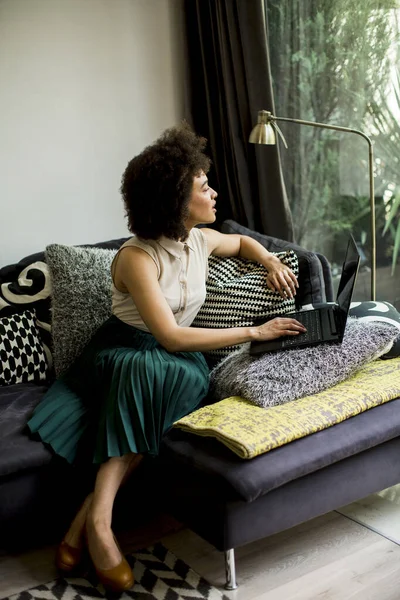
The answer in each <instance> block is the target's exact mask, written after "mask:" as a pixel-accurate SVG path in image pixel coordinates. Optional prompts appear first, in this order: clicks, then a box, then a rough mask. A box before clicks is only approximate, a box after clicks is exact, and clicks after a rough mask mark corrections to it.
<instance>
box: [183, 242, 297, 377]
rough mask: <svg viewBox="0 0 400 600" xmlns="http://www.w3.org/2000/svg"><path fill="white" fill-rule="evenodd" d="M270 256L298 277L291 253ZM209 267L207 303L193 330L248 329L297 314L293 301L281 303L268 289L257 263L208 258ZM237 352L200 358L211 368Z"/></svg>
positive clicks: (227, 349)
mask: <svg viewBox="0 0 400 600" xmlns="http://www.w3.org/2000/svg"><path fill="white" fill-rule="evenodd" d="M272 254H274V255H275V256H277V257H278V258H279V259H280V260H281V261H282V262H283V263H284V264H285V265H287V266H288V267H290V269H291V270H292V271H293V273H294V274H295V275H296V277H297V276H298V274H299V264H298V259H297V255H296V253H295V252H294V251H293V250H287V251H285V252H273V253H272ZM208 266H209V272H208V278H207V282H206V289H207V294H206V299H205V302H204V304H203V306H202V307H201V308H200V310H199V312H198V313H197V315H196V318H195V320H194V321H193V323H192V326H193V327H210V328H217V329H222V328H224V327H226V328H228V327H229V328H230V327H249V326H252V325H254V324H255V323H257V322H260V320H262V319H264V318H265V319H267V318H269V317H271V316H274V315H278V314H279V315H281V314H284V313H288V312H293V311H295V310H296V306H295V302H294V300H293V299H291V298H287V299H284V298H282V296H281V295H280V294H279V293H278V292H275V291H272V290H270V289H269V288H268V286H267V281H266V275H267V270H266V269H265V267H263V266H262V265H260V264H259V263H255V262H253V261H250V260H247V259H244V258H237V257H234V258H227V257H221V256H212V255H211V256H210V257H209V259H208ZM239 348H240V346H226V347H225V348H220V349H218V350H209V351H207V352H203V354H204V355H205V357H206V359H207V362H208V363H209V365H210V366H211V367H212V366H214V365H215V364H216V363H217V362H218V361H219V360H221V359H222V358H224V357H225V356H228V355H229V354H231V353H232V352H235V351H236V350H238V349H239Z"/></svg>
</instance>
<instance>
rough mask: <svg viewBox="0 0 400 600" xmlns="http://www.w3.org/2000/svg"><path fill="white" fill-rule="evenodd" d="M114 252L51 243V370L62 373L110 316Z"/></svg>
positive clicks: (49, 255)
mask: <svg viewBox="0 0 400 600" xmlns="http://www.w3.org/2000/svg"><path fill="white" fill-rule="evenodd" d="M115 254H116V250H105V249H103V248H78V247H74V246H64V245H61V244H51V245H50V246H47V248H46V262H47V264H48V265H49V269H50V275H51V278H52V286H53V291H52V333H53V345H54V354H53V356H54V368H55V372H56V375H57V376H59V375H60V374H61V373H63V372H64V371H65V370H66V369H67V368H68V367H69V366H70V365H71V363H72V362H73V360H74V359H75V358H76V357H77V356H78V354H79V353H80V352H81V351H82V349H83V347H84V346H85V345H86V343H87V342H88V341H89V339H90V338H91V337H92V335H93V334H94V332H95V331H96V330H97V329H98V328H99V327H100V325H101V324H102V323H103V322H104V321H105V320H106V319H107V318H108V317H109V316H110V315H111V262H112V260H113V258H114V256H115Z"/></svg>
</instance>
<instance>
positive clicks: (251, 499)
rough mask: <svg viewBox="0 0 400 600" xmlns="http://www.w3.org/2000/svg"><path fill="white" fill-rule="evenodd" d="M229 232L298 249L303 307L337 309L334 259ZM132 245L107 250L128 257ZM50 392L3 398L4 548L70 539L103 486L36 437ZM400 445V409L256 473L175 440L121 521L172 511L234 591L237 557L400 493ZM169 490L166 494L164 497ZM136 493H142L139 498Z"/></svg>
mask: <svg viewBox="0 0 400 600" xmlns="http://www.w3.org/2000/svg"><path fill="white" fill-rule="evenodd" d="M223 231H226V232H239V233H246V234H249V235H253V236H254V237H256V239H258V240H259V241H260V242H261V243H263V244H264V245H265V246H266V247H267V248H268V249H270V250H276V251H278V250H281V249H283V248H288V247H291V248H294V249H295V251H296V252H297V254H298V256H299V267H300V275H299V281H300V291H299V294H298V296H297V302H298V304H300V305H304V304H309V303H318V302H321V301H325V300H332V296H333V292H332V279H331V275H330V270H329V264H328V262H327V260H326V258H325V257H323V256H321V255H316V254H314V253H311V252H308V251H306V250H304V249H302V248H300V247H298V246H295V245H293V244H289V243H287V242H284V241H282V240H277V239H275V238H270V237H267V236H261V235H260V234H255V233H254V232H251V231H250V230H248V229H246V228H243V227H242V226H240V225H237V224H236V223H235V222H233V221H226V222H225V223H224V224H223ZM122 241H123V240H112V241H111V242H107V243H104V244H98V246H101V247H108V248H110V247H111V248H113V247H119V245H120V244H121V243H122ZM38 257H40V260H43V258H44V256H43V253H40V254H38V255H34V258H35V259H36V260H39V258H38ZM28 259H29V260H31V259H32V257H28ZM28 263H29V261H28V262H27V259H24V260H23V261H21V263H20V265H11V266H8V267H4V268H3V269H1V270H0V284H1V283H3V282H4V281H10V277H15V273H16V272H18V269H19V270H21V265H23V266H26V264H28ZM45 389H46V386H43V385H35V384H18V385H14V386H9V387H4V388H0V532H1V536H2V539H1V541H2V542H4V543H3V545H6V544H9V543H10V542H13V543H14V545H18V544H20V543H21V542H22V541H26V540H27V537H29V536H28V532H29V535H30V536H33V539H34V540H35V543H36V544H38V543H41V542H42V541H43V540H44V539H45V536H44V532H45V531H46V530H48V531H49V533H50V535H51V536H53V538H55V536H56V535H57V536H59V535H61V532H62V531H63V529H64V528H65V526H66V524H67V523H68V522H69V520H70V518H71V515H72V513H73V512H74V510H75V508H76V504H77V502H79V501H80V499H81V498H82V496H83V495H84V493H86V491H87V489H89V488H90V486H91V485H92V481H93V479H92V478H93V476H94V473H90V474H88V473H87V472H83V473H81V472H79V471H78V470H77V469H76V468H71V467H69V466H68V465H66V464H65V462H64V461H62V460H61V459H58V458H57V457H54V456H53V455H52V454H51V453H50V451H49V450H48V449H47V448H46V447H45V446H44V445H43V444H42V443H41V442H40V441H36V440H32V439H31V438H30V437H29V435H28V433H27V431H26V427H25V425H26V421H27V420H28V418H29V416H30V414H31V412H32V410H33V408H34V406H35V405H36V404H37V402H39V400H40V397H41V395H42V394H43V392H44V390H45ZM210 400H211V399H210ZM399 435H400V400H394V401H392V402H390V403H388V404H384V405H382V406H380V407H378V408H374V409H371V410H369V411H367V412H365V413H362V414H360V415H359V416H357V417H354V418H352V419H348V420H347V421H345V422H343V423H341V424H340V425H336V426H334V427H331V428H329V429H326V430H324V431H322V432H319V433H316V434H314V435H312V436H308V437H306V438H303V439H300V440H298V441H296V442H292V443H290V444H287V445H286V446H283V447H281V448H277V449H276V450H273V451H271V452H269V453H266V454H263V455H261V456H259V457H257V458H254V459H252V460H249V461H245V460H242V459H240V458H239V457H237V456H236V455H235V454H233V453H232V452H230V451H229V450H228V449H227V448H225V446H223V445H222V444H220V443H218V442H217V441H215V440H213V439H205V438H201V437H197V436H194V435H190V434H186V433H184V432H181V431H178V430H171V431H170V432H169V433H168V434H167V435H166V437H165V439H164V442H163V444H162V450H161V454H160V456H159V457H158V458H157V459H155V460H148V461H147V462H145V461H144V464H143V466H142V468H141V470H140V472H139V473H138V474H137V477H140V478H143V485H140V488H138V486H137V484H136V485H135V490H136V492H135V494H134V499H132V496H129V488H127V489H126V490H125V492H123V493H122V494H121V498H120V499H119V503H120V504H119V505H117V506H116V510H115V516H116V520H117V521H120V523H121V524H122V523H124V525H125V526H128V522H127V521H126V517H127V516H128V515H132V514H136V515H139V517H140V519H141V520H142V519H143V515H145V514H146V511H147V514H149V513H151V512H152V511H154V510H157V508H158V505H157V501H158V502H161V503H162V509H163V510H166V509H167V510H169V512H171V514H173V515H174V516H175V517H176V518H177V519H178V520H179V521H182V522H184V523H187V524H188V526H189V527H190V528H192V529H193V530H194V531H196V532H197V533H198V534H199V535H201V536H203V537H204V538H205V539H207V540H208V541H209V542H211V543H212V544H213V545H215V546H216V547H217V548H218V549H219V550H221V551H223V552H225V559H226V567H227V587H228V588H231V589H232V588H234V587H235V585H236V577H235V565H234V549H235V548H236V547H238V546H241V545H243V544H246V543H249V542H251V541H254V540H256V539H259V538H262V537H264V536H267V535H270V534H272V533H275V532H277V531H280V530H282V529H286V528H288V527H291V526H293V525H295V524H297V523H300V522H302V521H305V520H307V519H310V518H312V517H315V516H317V515H320V514H323V513H325V512H327V511H329V510H332V509H334V508H337V507H339V506H341V505H344V504H346V503H348V502H351V501H354V500H356V499H359V498H361V497H363V496H365V495H367V494H369V493H372V492H375V491H377V490H381V489H383V488H385V487H388V486H390V485H393V484H395V483H398V482H399V481H400V462H399V461H398V460H396V459H397V454H396V453H397V452H398V451H399V450H400V438H399ZM154 486H156V487H154ZM160 487H161V488H162V490H163V493H162V494H157V493H155V491H156V489H160ZM137 489H141V490H143V493H142V494H141V496H140V497H138V494H137ZM132 501H134V502H136V503H140V509H139V510H132ZM124 502H125V503H127V504H128V507H129V510H125V508H126V505H125V504H124ZM54 507H55V508H56V510H55V511H54V510H53V511H52V512H51V511H50V508H54ZM124 507H125V508H124ZM52 514H53V515H54V516H53V517H51V518H50V515H52ZM118 517H119V518H118ZM46 525H47V527H46ZM35 536H36V537H35Z"/></svg>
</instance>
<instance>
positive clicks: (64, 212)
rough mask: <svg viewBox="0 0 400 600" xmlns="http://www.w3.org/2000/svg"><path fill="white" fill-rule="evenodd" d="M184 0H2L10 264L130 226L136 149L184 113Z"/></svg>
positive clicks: (0, 89)
mask: <svg viewBox="0 0 400 600" xmlns="http://www.w3.org/2000/svg"><path fill="white" fill-rule="evenodd" d="M182 10H183V9H182V2H181V0H0V209H1V212H0V267H1V266H3V265H5V264H8V263H10V262H14V261H17V260H20V259H21V258H22V257H24V256H26V255H27V254H30V253H33V252H37V251H40V250H42V249H44V247H45V246H46V245H47V244H48V243H51V242H58V243H65V244H79V243H86V242H88V243H91V242H97V241H101V240H106V239H110V238H113V237H121V236H124V235H129V233H128V231H127V228H126V223H125V219H124V211H123V205H122V200H121V197H120V194H119V186H120V180H121V174H122V172H123V170H124V168H125V166H126V164H127V162H128V160H129V159H130V158H132V156H134V155H135V154H137V153H138V152H140V151H141V150H142V148H143V147H144V146H145V145H147V144H149V143H151V142H152V141H153V140H154V139H156V138H157V137H158V135H159V134H160V133H161V131H162V130H164V129H165V128H166V127H169V126H170V125H173V124H175V123H177V122H179V121H180V120H181V119H182V118H183V117H184V104H185V97H184V92H185V90H184V88H185V86H184V65H183V59H182V57H183V53H184V47H183V40H182V27H181V24H182V23H181V21H182Z"/></svg>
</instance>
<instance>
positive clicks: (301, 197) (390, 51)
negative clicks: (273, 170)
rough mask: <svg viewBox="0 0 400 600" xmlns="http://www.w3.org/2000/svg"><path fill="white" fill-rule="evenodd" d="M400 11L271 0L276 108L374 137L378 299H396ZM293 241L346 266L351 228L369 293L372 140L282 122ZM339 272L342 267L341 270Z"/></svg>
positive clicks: (358, 295)
mask: <svg viewBox="0 0 400 600" xmlns="http://www.w3.org/2000/svg"><path fill="white" fill-rule="evenodd" d="M399 16H400V11H399V9H398V8H397V4H396V3H395V2H393V1H390V2H389V1H386V2H383V1H379V0H335V2H332V0H307V1H304V0H269V2H268V6H267V20H266V22H267V27H268V36H269V46H270V59H271V70H272V78H273V89H274V95H275V107H276V114H277V116H284V117H285V116H286V117H293V118H300V119H305V120H309V121H319V122H321V123H328V124H336V125H341V126H345V127H351V128H354V129H358V130H361V131H363V132H364V133H366V134H367V135H368V136H369V137H370V138H371V139H372V140H373V144H374V154H375V178H374V181H375V201H376V234H377V268H378V270H377V299H382V300H387V301H388V302H391V303H392V304H394V305H395V306H396V307H397V308H398V309H400V265H399V264H397V265H396V263H398V262H400V261H399V260H398V258H399V256H400V218H399V214H400V168H399V158H400V125H399V123H400V121H399V119H400V67H399V65H400V44H399V40H400V28H399ZM279 126H280V127H281V129H282V131H283V133H284V136H285V138H286V140H287V143H288V146H289V148H288V150H286V149H285V148H284V147H283V146H282V145H281V146H280V153H281V158H282V166H283V173H284V178H285V183H286V187H287V192H288V197H289V202H290V205H291V209H292V213H293V221H294V228H295V238H296V241H297V243H299V244H301V245H303V246H305V247H307V248H310V249H314V250H318V251H319V252H322V253H323V254H325V255H326V256H327V257H328V259H329V260H330V261H331V263H332V266H333V271H334V274H335V275H336V274H340V268H341V262H342V260H343V250H344V248H345V245H346V240H347V234H348V232H352V233H353V235H354V237H355V239H356V242H357V243H358V245H359V248H360V250H361V253H362V257H363V259H362V267H361V269H360V273H359V277H358V282H357V288H356V292H355V299H357V300H367V299H368V298H369V297H370V259H371V237H370V220H369V217H370V213H369V176H368V144H367V142H366V141H365V140H363V139H362V138H361V137H359V136H357V135H353V134H350V133H339V132H332V131H329V130H325V129H317V128H314V127H307V126H302V125H296V124H292V123H288V124H286V123H283V124H282V126H281V123H279ZM336 280H337V277H336Z"/></svg>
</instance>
